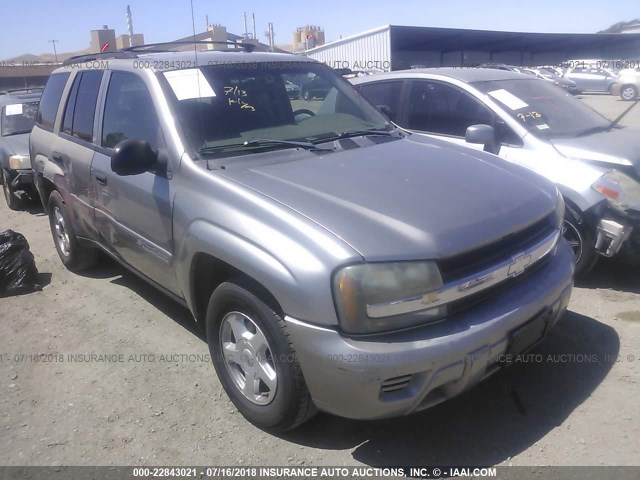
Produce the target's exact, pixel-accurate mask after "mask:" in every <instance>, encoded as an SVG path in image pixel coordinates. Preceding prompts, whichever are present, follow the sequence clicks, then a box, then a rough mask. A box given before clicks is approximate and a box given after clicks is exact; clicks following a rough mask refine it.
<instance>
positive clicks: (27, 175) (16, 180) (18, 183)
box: [7, 168, 33, 190]
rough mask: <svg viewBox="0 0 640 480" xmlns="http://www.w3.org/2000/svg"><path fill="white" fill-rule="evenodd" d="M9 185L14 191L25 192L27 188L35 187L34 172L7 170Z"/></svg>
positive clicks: (29, 170) (28, 170)
mask: <svg viewBox="0 0 640 480" xmlns="http://www.w3.org/2000/svg"><path fill="white" fill-rule="evenodd" d="M7 172H8V175H7V176H8V180H9V185H10V186H11V189H12V190H24V188H25V187H30V186H32V185H33V170H31V169H30V168H28V169H21V170H7Z"/></svg>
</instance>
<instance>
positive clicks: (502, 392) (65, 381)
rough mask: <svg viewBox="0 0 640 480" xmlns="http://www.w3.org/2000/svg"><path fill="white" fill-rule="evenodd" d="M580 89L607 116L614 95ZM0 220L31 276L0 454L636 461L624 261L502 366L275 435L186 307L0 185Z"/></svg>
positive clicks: (6, 328) (4, 403) (220, 460)
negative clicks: (392, 411) (440, 398)
mask: <svg viewBox="0 0 640 480" xmlns="http://www.w3.org/2000/svg"><path fill="white" fill-rule="evenodd" d="M584 101H585V102H587V103H589V104H591V105H592V106H594V107H595V108H598V109H600V110H601V111H603V113H605V115H607V116H609V117H610V118H613V117H614V116H616V115H617V113H618V112H620V111H622V110H623V109H624V108H625V107H626V106H627V105H628V104H625V103H622V102H619V101H617V99H614V98H611V97H608V96H589V97H585V99H584ZM627 121H628V122H629V123H631V124H636V125H639V126H640V109H639V110H637V111H636V112H635V113H634V115H633V116H631V117H629V119H628V120H627ZM623 123H627V122H623ZM6 228H13V229H15V230H18V231H20V232H22V233H23V234H25V235H26V237H27V238H28V240H29V241H30V243H31V246H32V250H33V252H34V254H35V256H36V260H37V265H38V268H39V270H40V272H41V280H42V282H43V283H44V284H45V287H44V289H43V290H42V291H41V292H37V293H33V294H30V295H25V296H21V297H12V298H4V299H0V360H1V361H0V464H1V465H95V464H101V465H113V464H116V465H127V464H134V465H135V464H165V465H167V464H185V465H186V464H198V465H208V464H209V465H213V464H217V465H221V464H226V465H259V464H270V465H339V466H342V465H357V464H366V465H372V466H381V465H393V464H396V465H397V464H421V465H429V464H430V465H437V464H440V465H442V464H454V465H455V464H458V465H459V464H484V465H494V464H513V465H633V464H638V459H639V458H640V444H638V438H640V417H639V416H638V398H640V388H639V385H640V275H639V274H640V271H638V270H631V269H630V268H628V267H626V266H624V265H619V264H614V263H612V262H605V263H601V264H600V266H599V267H598V269H597V270H596V271H595V272H594V273H593V274H592V276H591V278H590V280H589V281H588V283H587V284H584V285H581V286H579V287H578V288H576V289H575V292H574V296H573V298H572V301H571V304H570V307H569V308H570V312H569V313H567V315H566V316H565V317H564V318H563V319H562V320H561V323H560V324H559V325H558V327H557V328H556V329H555V330H554V331H553V332H552V333H551V335H550V336H549V337H548V338H547V339H546V341H545V342H544V343H543V344H541V345H540V346H539V347H538V348H537V349H536V350H535V351H534V352H533V353H535V354H536V356H534V357H532V358H531V361H530V362H527V363H521V364H519V365H517V366H516V368H515V369H513V370H512V372H511V374H510V375H508V374H504V373H501V374H498V375H496V376H494V377H493V378H491V379H490V380H489V381H487V382H485V383H483V384H481V385H480V386H478V387H477V388H475V389H474V390H472V391H470V392H468V393H467V394H465V395H463V396H461V397H459V398H457V399H455V400H452V401H450V402H448V403H445V404H442V405H440V406H437V407H435V408H433V409H431V410H428V411H425V412H423V413H421V414H418V415H416V416H413V417H406V418H400V419H394V420H388V421H379V422H356V421H350V420H344V419H340V418H336V417H332V416H329V415H324V414H321V415H318V416H317V417H316V418H314V419H313V420H312V421H311V422H310V423H309V424H307V425H305V426H303V427H301V428H300V429H298V430H296V431H294V432H292V433H289V434H286V435H282V436H279V437H276V436H273V435H270V434H267V433H264V432H262V431H260V430H258V429H256V428H254V427H253V426H251V425H250V424H249V423H247V422H246V421H245V420H244V419H243V418H242V417H241V416H240V415H239V414H238V413H237V412H236V410H235V409H234V408H233V406H232V405H231V403H230V402H229V401H228V400H227V398H226V396H225V394H224V393H223V391H222V388H221V386H220V384H219V382H218V380H217V379H216V377H215V374H214V371H213V368H212V366H211V365H210V364H209V363H208V358H207V354H208V349H207V346H206V344H205V342H204V340H203V338H202V336H201V335H200V334H199V332H198V331H197V328H196V327H195V325H194V324H193V322H192V320H191V319H190V314H189V312H188V311H186V310H184V309H183V308H182V307H180V306H178V305H176V304H174V303H173V302H172V301H170V300H168V299H166V298H164V297H163V296H162V295H161V294H159V293H157V292H156V291H155V290H154V289H153V288H151V287H149V286H147V285H146V284H145V283H144V282H143V281H141V280H138V279H137V278H135V277H134V276H132V275H130V274H128V273H126V272H125V271H124V270H123V269H122V268H121V267H119V266H117V265H115V264H114V263H112V262H110V261H108V260H105V261H103V262H102V263H101V264H100V265H99V266H98V267H96V268H94V269H92V270H91V271H89V272H87V273H86V274H85V275H83V276H80V275H75V274H72V273H69V272H68V271H66V270H65V269H64V268H63V266H62V264H61V263H60V261H59V259H58V257H57V255H56V252H55V249H54V247H53V244H52V241H51V237H50V234H49V227H48V223H47V218H46V217H45V216H44V214H43V213H42V212H41V211H40V210H38V209H37V208H35V207H34V208H32V209H31V211H29V212H19V213H17V212H12V211H10V210H8V209H7V207H6V205H5V204H4V202H3V201H0V230H4V229H6ZM37 354H52V355H45V356H42V357H40V356H35V355H37ZM90 354H95V357H93V358H91V357H90ZM99 355H101V356H99ZM45 360H48V361H45ZM512 391H515V392H517V396H519V397H520V399H521V400H522V404H523V406H524V411H521V409H519V408H518V406H517V404H516V402H515V401H514V400H513V395H512Z"/></svg>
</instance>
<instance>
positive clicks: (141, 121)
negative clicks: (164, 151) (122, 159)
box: [102, 72, 162, 150]
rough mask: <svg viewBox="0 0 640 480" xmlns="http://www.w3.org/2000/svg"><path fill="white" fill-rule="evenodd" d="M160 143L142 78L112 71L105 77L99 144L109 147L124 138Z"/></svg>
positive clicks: (156, 125) (156, 124)
mask: <svg viewBox="0 0 640 480" xmlns="http://www.w3.org/2000/svg"><path fill="white" fill-rule="evenodd" d="M129 138H131V139H137V140H146V141H148V142H149V144H150V145H151V148H153V149H154V150H157V149H158V148H159V147H160V146H162V132H161V130H160V123H159V122H158V117H157V115H156V111H155V108H154V106H153V100H152V98H151V95H150V94H149V90H147V86H146V85H145V83H144V81H143V80H142V79H141V78H140V77H138V76H137V75H136V74H134V73H128V72H113V73H112V74H111V78H110V79H109V88H108V90H107V99H106V101H105V106H104V120H103V122H102V146H103V147H107V148H113V147H115V146H116V145H117V144H118V143H120V142H122V141H123V140H127V139H129Z"/></svg>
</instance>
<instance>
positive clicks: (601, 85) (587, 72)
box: [563, 62, 618, 93]
mask: <svg viewBox="0 0 640 480" xmlns="http://www.w3.org/2000/svg"><path fill="white" fill-rule="evenodd" d="M617 77H618V76H617V75H616V73H615V72H614V71H613V70H610V69H608V68H603V67H602V66H600V65H598V64H586V63H583V62H579V63H578V64H577V65H575V66H573V67H572V68H569V69H568V70H567V71H566V72H565V74H564V77H563V78H566V79H568V80H572V81H573V82H575V83H576V84H577V85H578V87H579V88H580V89H581V90H582V91H583V92H603V93H610V92H611V87H612V86H613V84H614V83H615V81H616V78H617Z"/></svg>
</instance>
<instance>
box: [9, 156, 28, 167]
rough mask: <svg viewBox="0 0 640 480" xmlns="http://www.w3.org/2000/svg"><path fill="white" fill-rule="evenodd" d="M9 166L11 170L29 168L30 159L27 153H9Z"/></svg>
mask: <svg viewBox="0 0 640 480" xmlns="http://www.w3.org/2000/svg"><path fill="white" fill-rule="evenodd" d="M9 168H10V169H11V170H24V169H27V168H31V160H29V157H28V156H27V155H11V156H10V157H9Z"/></svg>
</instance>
